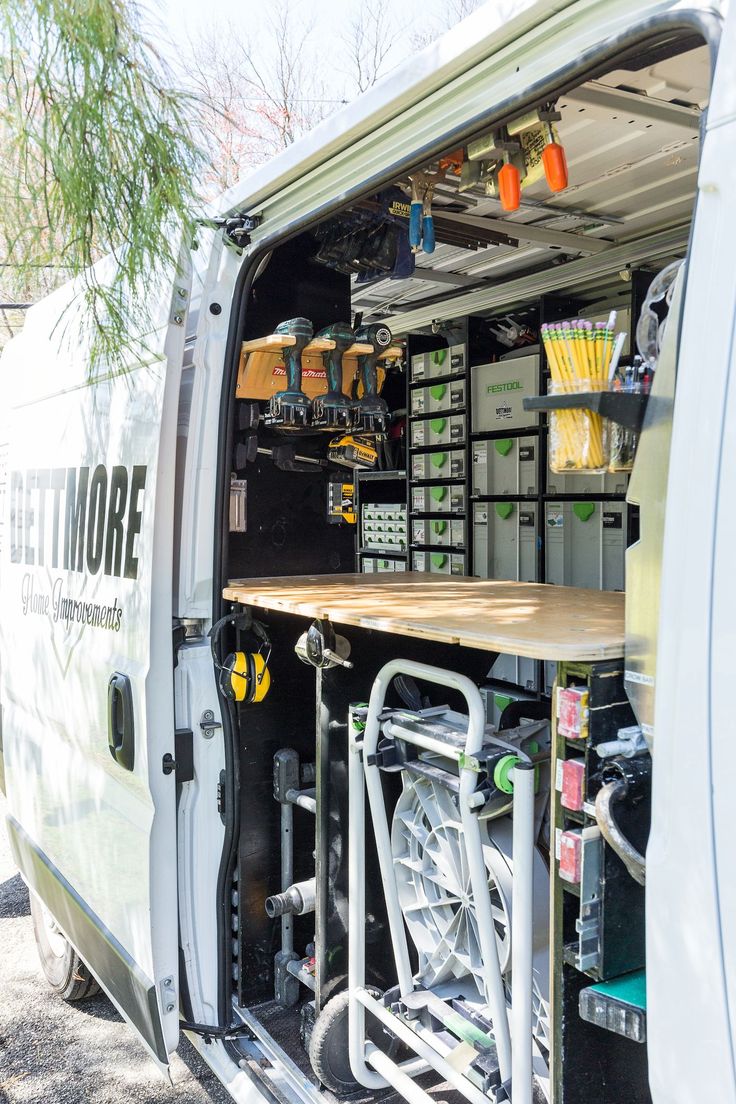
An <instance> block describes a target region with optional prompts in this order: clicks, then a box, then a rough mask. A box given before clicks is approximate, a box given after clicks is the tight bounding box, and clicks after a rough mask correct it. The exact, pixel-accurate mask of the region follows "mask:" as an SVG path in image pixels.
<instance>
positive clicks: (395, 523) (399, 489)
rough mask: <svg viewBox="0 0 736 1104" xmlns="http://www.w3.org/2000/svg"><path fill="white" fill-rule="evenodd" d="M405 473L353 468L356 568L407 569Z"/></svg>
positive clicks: (368, 569)
mask: <svg viewBox="0 0 736 1104" xmlns="http://www.w3.org/2000/svg"><path fill="white" fill-rule="evenodd" d="M405 496H406V472H404V471H356V473H355V509H356V513H357V520H358V524H357V545H358V547H357V560H358V570H359V571H364V572H370V573H374V572H383V571H406V570H407V559H408V543H409V537H408V521H407V510H406V497H405Z"/></svg>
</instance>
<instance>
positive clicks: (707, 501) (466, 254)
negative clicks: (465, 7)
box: [0, 0, 736, 1104]
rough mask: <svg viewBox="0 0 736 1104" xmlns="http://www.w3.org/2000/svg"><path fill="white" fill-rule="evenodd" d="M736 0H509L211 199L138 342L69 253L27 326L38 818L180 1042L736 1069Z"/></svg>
mask: <svg viewBox="0 0 736 1104" xmlns="http://www.w3.org/2000/svg"><path fill="white" fill-rule="evenodd" d="M727 9H728V5H727V3H726V2H725V0H712V2H706V0H703V2H700V0H637V2H636V3H633V2H630V0H607V2H605V3H602V2H591V0H574V2H572V0H571V2H568V0H542V2H539V3H530V2H527V0H509V2H508V3H492V4H488V5H486V6H485V7H484V8H482V9H481V10H480V11H478V12H477V13H476V14H475V15H473V16H471V17H470V18H469V19H467V20H466V21H465V22H464V23H462V24H461V25H459V26H458V27H457V28H456V29H455V30H453V31H452V32H451V33H450V34H448V35H447V36H446V37H445V38H443V39H442V40H441V41H439V42H437V43H436V44H435V45H433V46H431V47H429V48H428V49H427V50H425V51H423V52H422V53H420V54H418V55H417V56H416V57H413V58H412V59H411V60H410V61H409V62H408V63H407V64H406V65H405V66H403V67H402V68H400V69H398V70H396V71H395V72H394V73H392V74H391V75H389V76H388V77H387V78H386V79H384V80H383V81H381V82H380V83H379V84H378V85H377V86H376V87H375V88H373V89H372V90H370V91H369V92H368V93H366V94H365V95H364V96H362V97H361V98H360V99H359V100H358V101H357V102H356V103H354V104H352V105H350V106H349V107H347V108H345V110H344V111H342V112H340V113H339V114H337V115H335V116H333V117H332V118H330V119H329V120H328V121H327V122H325V123H324V124H322V125H321V126H320V127H318V128H317V129H316V130H315V131H314V132H313V133H311V134H309V135H308V136H307V137H306V138H304V139H303V140H301V141H300V142H298V143H297V144H296V145H295V146H293V147H292V148H290V149H289V150H287V151H285V152H284V153H283V154H281V155H280V156H278V157H277V158H275V159H274V160H273V161H272V162H270V163H269V164H268V165H266V166H264V167H263V168H261V169H259V170H257V171H256V172H254V173H253V174H251V175H249V176H248V177H247V178H246V179H245V180H244V181H243V183H242V184H241V185H239V186H238V187H236V188H234V189H232V190H231V191H230V192H228V193H227V194H226V195H224V196H223V197H222V199H221V200H220V202H219V204H218V205H217V208H216V211H215V216H216V217H215V218H214V219H213V223H212V224H211V225H209V226H207V227H203V228H202V229H201V231H200V233H199V238H198V241H197V243H196V248H195V249H194V250H192V251H191V252H190V251H189V248H188V245H189V243H185V245H186V248H185V249H184V253H183V257H184V260H183V262H182V265H181V267H180V270H179V271H178V272H177V273H174V274H172V273H171V272H170V271H164V270H163V266H162V271H161V273H160V274H159V276H160V278H159V281H158V290H157V292H156V293H155V294H153V293H152V296H151V301H150V308H151V310H150V326H149V327H148V332H147V333H145V334H144V333H141V334H133V335H131V343H130V349H128V350H127V351H126V354H125V355H126V357H127V358H128V370H127V372H125V373H117V374H116V373H115V372H112V371H109V370H108V369H107V368H106V366H105V365H99V364H96V365H94V366H92V365H91V363H90V360H89V357H88V354H87V352H86V350H87V348H88V334H86V332H85V327H84V324H83V320H82V319H79V318H77V316H76V314H75V311H74V308H72V309H71V310H66V308H67V305H68V304H69V303H70V302H72V301H73V299H74V296H75V294H76V291H77V288H76V287H75V286H73V285H70V286H67V287H63V288H61V289H60V290H58V291H57V292H55V293H54V294H52V295H50V296H49V297H47V298H46V299H45V300H43V301H42V302H40V303H39V304H37V305H36V306H34V307H33V308H32V309H31V310H30V311H29V312H28V317H27V321H26V324H25V327H24V329H23V331H22V333H21V334H20V335H19V336H18V337H16V338H15V339H14V340H13V341H11V343H10V344H9V346H8V347H7V349H6V350H5V352H4V354H3V357H2V362H1V366H0V387H1V388H2V403H3V419H2V423H3V426H4V429H5V432H4V435H3V436H4V439H3V442H2V445H3V448H2V452H1V453H0V455H1V456H2V461H1V463H2V468H0V471H1V472H2V477H1V478H0V487H1V488H2V495H1V496H0V499H1V500H2V502H3V510H2V522H1V528H0V543H1V549H2V551H1V560H0V610H1V613H2V615H1V617H0V639H1V641H2V651H1V652H0V709H1V713H0V782H1V783H2V786H3V788H4V790H5V792H6V794H7V800H8V820H7V828H8V832H9V836H10V840H11V844H12V848H13V853H14V855H15V858H16V860H17V863H18V866H19V868H20V870H21V872H22V875H23V878H24V879H25V881H26V882H27V884H28V886H29V888H30V890H31V899H32V911H33V920H34V926H35V931H36V937H37V941H38V944H39V951H40V954H41V959H42V964H43V968H44V972H45V973H46V976H47V977H48V979H49V981H50V982H51V984H52V985H53V986H54V988H56V989H57V990H58V991H59V993H60V994H61V995H62V996H63V997H66V998H68V999H78V998H81V997H83V996H85V995H86V994H88V993H89V992H90V991H91V990H92V989H93V988H95V987H96V984H97V983H99V985H101V986H102V988H103V989H104V990H105V992H106V993H107V994H108V995H109V996H110V998H111V1000H112V1001H113V1002H114V1004H115V1005H116V1007H117V1008H118V1009H119V1010H120V1012H121V1013H122V1015H123V1016H124V1017H125V1019H126V1020H127V1021H128V1023H129V1024H130V1025H131V1026H132V1027H133V1029H134V1030H135V1031H136V1033H137V1034H138V1036H139V1037H140V1039H141V1040H142V1042H143V1043H144V1045H145V1046H146V1047H147V1049H148V1050H149V1052H150V1053H151V1055H152V1056H153V1058H154V1059H155V1060H156V1061H157V1062H158V1063H159V1065H160V1066H162V1067H165V1066H166V1065H167V1063H168V1056H169V1055H170V1054H171V1053H172V1051H173V1050H174V1049H175V1048H176V1046H177V1041H178V1038H179V1034H180V1031H181V1030H185V1031H186V1032H187V1033H188V1035H189V1037H190V1038H191V1039H192V1041H193V1042H194V1044H195V1045H196V1046H197V1047H198V1049H199V1050H200V1051H201V1053H202V1055H203V1056H204V1058H205V1059H206V1060H207V1062H208V1063H209V1064H210V1065H211V1067H212V1069H213V1070H214V1071H215V1072H216V1074H217V1076H218V1077H219V1078H220V1079H221V1081H222V1083H223V1084H224V1085H225V1086H226V1087H227V1088H228V1090H229V1092H230V1093H231V1094H232V1096H233V1099H235V1100H238V1101H246V1100H249V1101H250V1100H252V1099H253V1094H254V1093H256V1092H257V1093H260V1094H261V1095H262V1096H264V1097H265V1098H268V1099H269V1100H274V1101H278V1102H280V1104H285V1102H287V1101H288V1102H294V1101H299V1102H301V1104H316V1101H317V1100H319V1099H322V1100H328V1101H331V1100H333V1098H334V1097H338V1098H339V1097H341V1096H344V1095H346V1094H347V1095H349V1096H350V1099H351V1100H359V1101H361V1104H362V1102H366V1104H367V1102H368V1101H373V1100H374V1099H375V1100H378V1099H382V1100H385V1099H388V1098H391V1099H393V1097H394V1096H395V1097H396V1098H397V1099H398V1097H403V1098H405V1099H407V1100H410V1101H412V1102H415V1104H428V1102H429V1101H430V1100H431V1099H433V1098H435V1099H436V1097H437V1093H438V1092H439V1094H440V1096H441V1097H442V1099H446V1100H448V1101H449V1100H450V1099H453V1100H454V1099H459V1097H463V1098H464V1099H466V1100H470V1101H473V1102H474V1104H484V1101H491V1102H500V1101H502V1100H512V1101H513V1104H530V1102H531V1101H534V1102H535V1104H538V1102H539V1101H542V1100H546V1101H550V1102H552V1104H578V1102H580V1104H583V1102H584V1104H594V1102H595V1104H624V1102H625V1104H639V1102H644V1101H649V1100H653V1101H655V1102H656V1104H694V1102H695V1101H704V1102H708V1104H729V1102H736V1065H735V1064H734V1053H735V1051H736V1034H735V1033H734V1031H735V1029H734V1023H735V1022H736V1017H735V1016H734V1002H735V1001H736V878H735V877H734V862H733V826H732V817H731V809H730V800H731V798H730V792H731V788H730V782H729V778H730V767H729V763H730V759H729V755H730V753H731V752H730V747H731V731H732V730H731V724H732V719H731V720H729V717H731V716H732V715H731V711H730V692H729V691H728V684H729V681H730V678H731V677H733V675H732V673H731V674H729V672H732V668H733V656H734V654H735V651H734V649H736V639H735V638H734V625H735V624H736V582H735V577H734V573H733V570H732V555H733V547H734V541H735V538H736V509H735V508H734V506H735V504H736V465H734V463H733V456H734V450H735V448H736V407H735V405H734V403H735V402H736V399H735V396H734V387H733V378H732V377H731V375H730V373H731V370H732V368H731V364H732V350H733V332H734V325H735V320H736V265H734V259H733V258H734V253H733V250H734V249H735V248H736V202H734V196H735V195H736V155H735V153H734V151H736V81H735V79H734V65H735V64H736V19H734V16H733V13H727ZM560 147H562V149H563V150H564V152H565V154H566V161H567V169H566V172H567V180H565V179H564V175H565V169H564V163H563V159H562V155H561V153H560ZM548 162H550V164H548ZM545 169H546V172H545ZM504 170H507V171H504ZM421 174H425V175H421ZM412 178H413V180H412ZM519 187H520V194H517V189H518V188H519ZM412 188H413V190H414V197H413V198H414V200H415V201H417V202H418V203H419V204H422V206H421V209H420V208H419V207H416V208H415V210H414V211H413V212H410V210H409V204H410V200H411V197H412ZM422 201H424V202H422ZM417 214H419V216H420V217H419V218H418V219H417ZM410 215H411V217H410ZM213 227H214V228H213ZM410 242H413V243H414V247H415V251H413V252H412V249H411V248H410ZM678 262H681V263H678ZM665 269H667V270H668V275H666V276H665V278H664V279H663V280H662V281H660V283H659V284H655V281H656V279H657V275H658V273H660V272H661V271H662V270H665ZM672 281H673V282H672ZM665 293H666V294H665ZM668 307H669V313H667V311H668ZM612 312H616V313H615V318H616V319H617V321H616V323H613V317H614V316H613V315H612ZM59 319H62V324H61V325H58V324H57V323H58V322H59ZM607 320H610V321H611V323H612V324H611V325H609V321H607ZM665 321H666V325H663V324H662V323H663V322H665ZM568 322H569V325H567V323H568ZM563 323H564V325H563ZM573 323H575V325H573ZM325 331H326V332H325ZM608 331H611V332H610V333H608ZM615 332H620V333H622V334H623V335H624V336H623V337H622V338H621V340H620V341H616V342H615V344H616V348H617V353H616V356H620V360H619V369H618V371H617V372H616V373H615V374H613V368H610V369H609V364H610V362H611V352H612V349H613V345H614V333H615ZM598 333H600V334H601V337H600V340H601V341H602V342H603V348H604V350H607V351H605V352H604V354H603V361H601V363H602V364H603V366H604V368H605V369H608V370H609V371H610V372H611V373H612V374H611V376H610V383H611V387H612V388H613V390H611V391H609V390H608V385H609V379H608V378H606V379H605V380H604V379H603V376H600V379H599V380H598V382H597V383H596V382H595V381H592V382H591V380H588V381H587V383H588V386H587V388H586V387H585V386H583V387H582V392H584V393H585V394H587V399H586V400H585V401H587V402H588V403H589V404H592V409H594V410H595V409H598V410H601V411H602V412H603V413H605V414H609V415H610V417H611V421H610V423H605V424H603V423H601V422H600V421H597V422H596V421H595V418H594V417H592V416H591V415H590V414H589V413H587V412H586V411H588V410H589V409H591V406H589V407H584V406H583V405H582V400H581V401H580V402H578V405H577V406H572V407H571V406H570V405H569V403H568V409H567V410H566V411H564V412H562V413H560V412H559V410H558V412H557V413H556V414H555V415H554V419H555V420H554V421H553V420H552V416H549V422H548V414H547V411H548V410H549V408H550V400H548V399H544V401H542V402H540V401H537V403H536V405H535V402H534V399H535V397H538V396H544V395H545V393H546V390H547V381H548V375H549V371H550V370H551V372H552V377H553V383H554V382H555V377H556V372H558V371H559V372H560V373H563V375H562V376H561V378H562V380H563V382H562V384H560V385H559V386H558V387H557V391H558V392H559V390H560V389H561V390H562V391H563V392H580V391H581V387H577V386H574V385H573V383H571V382H570V379H571V377H569V376H568V375H565V374H564V373H567V372H569V371H571V365H572V366H574V365H573V361H574V358H575V357H578V356H580V357H581V358H582V363H583V364H585V365H588V367H589V374H590V375H591V378H592V374H593V373H594V371H595V372H599V368H600V365H599V367H598V368H595V363H594V360H593V359H592V357H591V356H589V353H588V352H586V351H585V349H586V348H588V349H594V348H596V346H595V342H596V334H598ZM637 333H638V339H639V349H640V355H641V357H643V360H642V361H641V362H636V360H635V357H636V354H637V344H636V338H637ZM586 334H591V335H592V336H591V337H590V339H589V340H590V341H591V342H592V345H590V346H587V347H583V346H584V343H585V341H586V340H588V338H587V337H585V335H586ZM605 334H608V336H604V335H605ZM558 335H559V336H558ZM581 335H582V336H581ZM558 340H559V341H561V342H563V347H562V352H560V351H559V350H560V348H561V346H559V345H557V346H555V345H554V342H555V341H558ZM581 342H582V344H580V343H581ZM565 343H567V344H565ZM305 349H306V352H304V350H305ZM598 349H599V351H600V346H599V347H598ZM555 350H557V351H555ZM379 357H382V359H379ZM566 357H567V358H569V362H568V360H566V359H565V358H566ZM558 358H561V359H558ZM613 367H614V368H615V365H614V366H613ZM372 373H373V374H372ZM376 373H377V375H376ZM652 373H653V379H654V382H653V384H651V379H652ZM578 376H580V377H581V378H582V376H581V373H580V372H578ZM596 379H598V377H596ZM565 381H567V382H565ZM616 381H620V386H619V387H618V389H616ZM558 382H559V381H558ZM650 384H651V390H650ZM553 390H554V389H553ZM379 391H380V394H379ZM595 392H597V394H596V393H595ZM602 392H605V403H603V405H600V402H602V399H601V393H602ZM673 396H674V401H673ZM564 397H565V396H564V395H563V398H564ZM574 397H575V396H574V395H573V398H574ZM568 398H569V395H568ZM366 400H367V401H366ZM381 400H382V401H381ZM609 400H610V402H609ZM576 401H577V400H576ZM545 403H546V406H545ZM596 403H599V405H598V406H596V405H595V404H596ZM606 404H608V405H606ZM558 406H559V404H558ZM596 417H597V415H596ZM617 418H618V419H619V420H620V421H619V422H616V421H615V419H617ZM565 419H567V420H565ZM621 420H622V422H621ZM621 424H622V425H623V431H625V432H626V433H628V434H629V437H628V438H626V442H627V444H626V447H627V448H628V450H629V453H630V456H629V462H623V463H622V464H621V466H620V467H619V468H618V469H616V467H615V465H614V464H613V461H612V459H611V454H610V452H608V451H606V449H607V448H608V445H606V449H604V436H603V434H609V433H610V434H612V435H613V434H614V432H615V433H619V435H620V433H621V432H622V430H621V429H616V430H615V431H614V429H612V428H611V427H612V426H617V425H619V426H620V425H621ZM555 426H556V429H555ZM591 427H593V428H591ZM595 427H597V428H595ZM355 433H357V435H358V437H359V438H360V437H361V435H362V438H363V440H360V439H359V440H358V441H357V442H356V441H355V440H353V439H352V437H351V434H355ZM555 433H557V434H558V435H559V434H561V437H560V436H558V437H557V438H555ZM586 434H587V437H586ZM596 434H600V437H596V436H595V435H596ZM591 435H592V436H591ZM594 437H595V441H597V442H598V444H595V442H594V444H593V445H591V446H590V449H592V451H588V452H587V453H586V456H587V460H585V458H584V459H583V461H581V463H580V464H578V466H577V469H575V466H574V465H573V466H571V465H570V462H569V456H568V460H566V461H564V462H560V460H559V455H560V452H559V450H560V449H562V450H563V451H564V450H565V449H567V450H568V453H571V451H573V450H574V449H576V448H579V447H581V441H582V440H583V438H585V439H586V440H588V442H590V440H593V438H594ZM336 438H339V440H337V441H335V439H336ZM554 440H557V442H558V443H557V445H554ZM608 440H609V438H608V437H607V436H606V437H605V441H606V442H607V441H608ZM560 441H562V444H561V445H560V443H559V442H560ZM330 442H333V443H332V444H331V443H330ZM637 445H638V450H637ZM599 446H600V453H599V452H598V451H596V450H598V449H599ZM374 447H375V450H376V452H377V453H378V459H377V460H376V461H375V462H374V457H373V450H374ZM555 449H557V450H558V451H557V452H555ZM634 452H636V460H635V462H634V466H633V472H631V473H630V472H629V470H628V468H630V467H631V464H630V460H631V458H632V456H633V453H634ZM555 456H556V457H557V459H556V460H555ZM550 458H551V459H552V461H553V468H552V469H551V468H550V466H549V464H548V460H549V459H550ZM627 463H628V467H627ZM361 465H362V469H361ZM566 465H567V467H566ZM479 466H483V467H482V472H480V474H479V471H480V469H479ZM351 468H352V469H353V470H351ZM554 468H557V470H556V471H555V470H553V469H554ZM476 477H477V478H478V479H481V477H482V481H481V482H477V479H476ZM479 488H480V490H479ZM356 491H357V495H356V494H355V492H356ZM481 492H482V493H481ZM474 549H475V552H474ZM624 560H625V563H626V576H625V583H624ZM494 575H495V576H496V578H495V579H494V578H493V577H494ZM477 576H480V578H478V577H477ZM295 647H296V652H295ZM361 703H363V704H361ZM365 703H368V704H367V705H366V704H365ZM509 710H510V712H509ZM550 726H551V727H550ZM532 766H533V767H534V770H533V771H532V770H530V769H527V768H530V767H532ZM530 780H533V781H530ZM364 784H365V786H367V801H368V806H369V808H368V809H367V810H366V809H365V808H364V801H365V798H364ZM535 787H536V788H535ZM647 836H648V842H647ZM644 851H646V858H645V861H644ZM645 865H646V873H645V869H644V866H645ZM479 872H480V873H479ZM479 878H480V881H479ZM644 882H646V886H644ZM550 902H551V904H550ZM438 1085H439V1088H437V1086H438ZM392 1094H393V1095H392ZM432 1094H434V1097H433V1096H432Z"/></svg>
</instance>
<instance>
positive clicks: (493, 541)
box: [473, 499, 538, 583]
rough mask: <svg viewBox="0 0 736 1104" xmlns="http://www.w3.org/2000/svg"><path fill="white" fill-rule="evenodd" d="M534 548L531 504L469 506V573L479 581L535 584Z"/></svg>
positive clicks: (534, 509) (533, 508) (534, 522)
mask: <svg viewBox="0 0 736 1104" xmlns="http://www.w3.org/2000/svg"><path fill="white" fill-rule="evenodd" d="M537 546H538V524H537V504H536V503H535V502H511V501H509V500H508V499H506V500H504V501H502V502H475V503H474V504H473V573H474V574H475V575H479V576H480V578H481V579H511V580H513V581H514V582H522V583H536V582H537V580H538V573H537Z"/></svg>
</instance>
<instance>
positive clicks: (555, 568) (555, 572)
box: [544, 501, 628, 693]
mask: <svg viewBox="0 0 736 1104" xmlns="http://www.w3.org/2000/svg"><path fill="white" fill-rule="evenodd" d="M627 524H628V508H627V506H626V503H625V502H590V501H581V502H548V503H547V504H546V506H545V581H546V582H548V583H557V584H558V585H561V586H575V587H588V588H590V589H593V590H623V589H624V585H625V574H624V565H625V562H626V536H627ZM544 671H545V675H544V684H545V690H546V692H547V693H551V690H552V683H553V682H554V678H555V673H556V667H555V664H554V663H545V665H544Z"/></svg>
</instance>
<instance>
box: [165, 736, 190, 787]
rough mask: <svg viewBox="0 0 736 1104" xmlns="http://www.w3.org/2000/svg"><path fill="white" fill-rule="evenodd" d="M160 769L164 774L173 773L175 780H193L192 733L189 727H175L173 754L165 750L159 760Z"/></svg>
mask: <svg viewBox="0 0 736 1104" xmlns="http://www.w3.org/2000/svg"><path fill="white" fill-rule="evenodd" d="M174 756H176V758H174ZM161 770H162V771H163V772H164V774H173V773H175V774H176V781H177V782H193V781H194V733H193V732H192V730H191V728H177V729H176V731H175V732H174V755H172V754H171V752H168V751H167V752H166V754H165V755H164V757H163V759H162V761H161Z"/></svg>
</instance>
